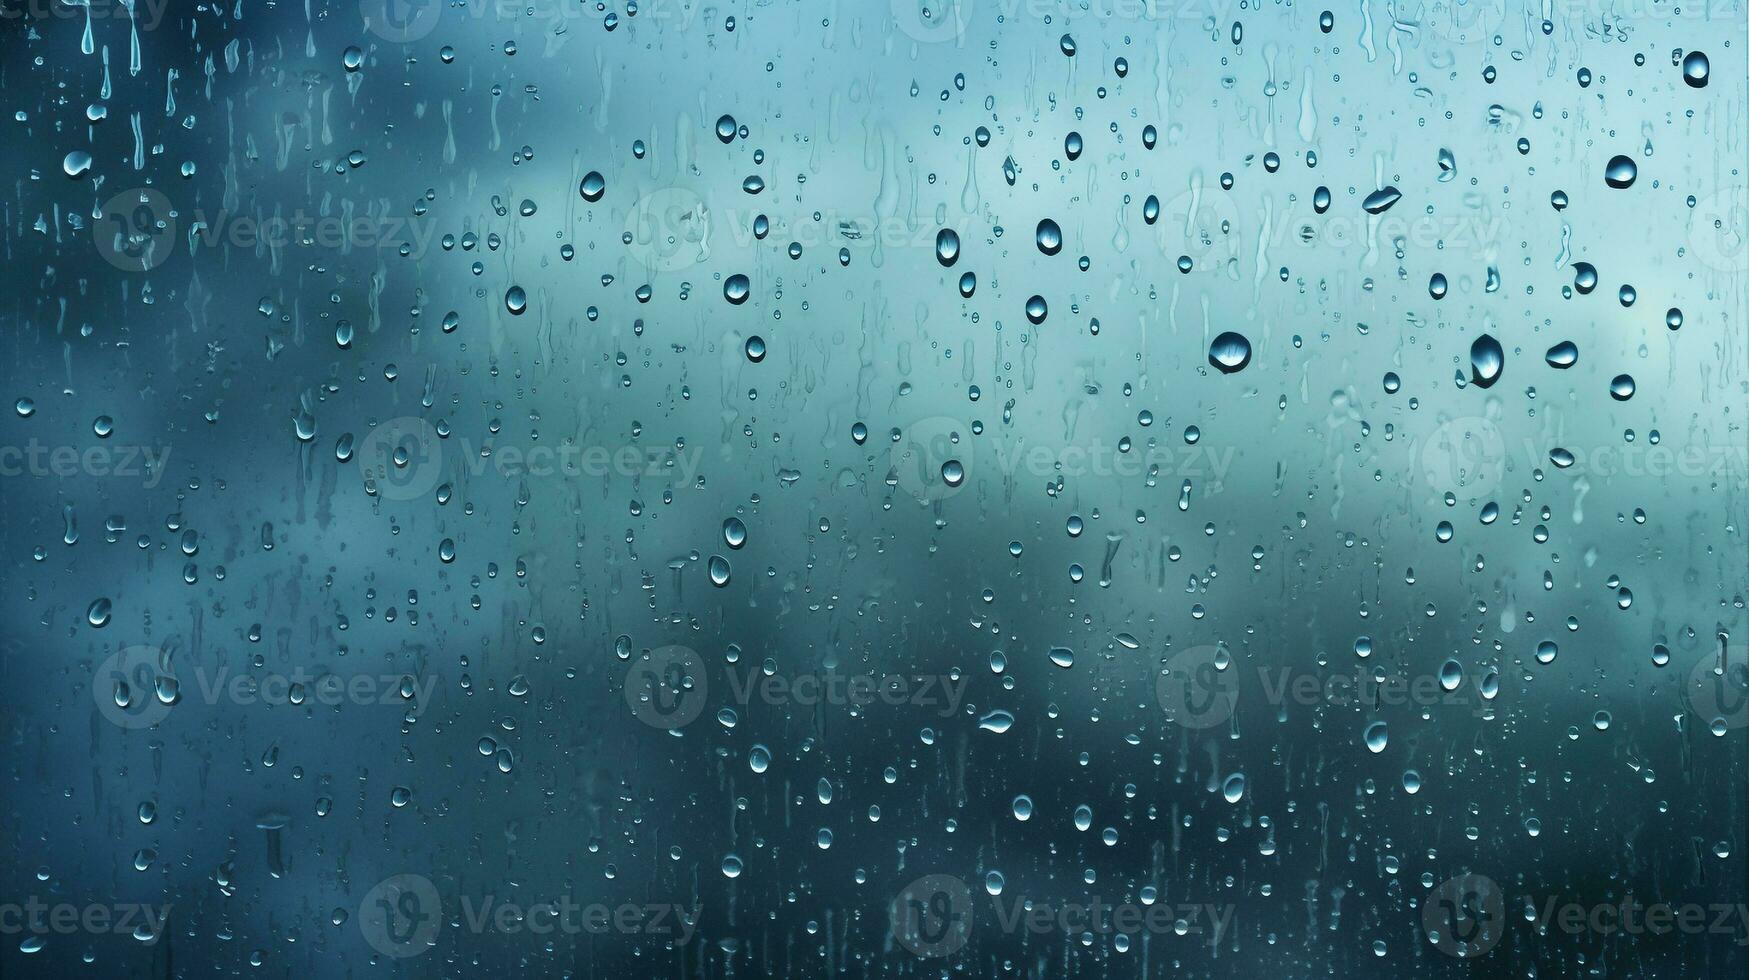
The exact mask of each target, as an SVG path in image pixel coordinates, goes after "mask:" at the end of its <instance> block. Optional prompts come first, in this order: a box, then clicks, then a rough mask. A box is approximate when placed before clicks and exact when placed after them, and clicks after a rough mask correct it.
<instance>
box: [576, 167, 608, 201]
mask: <svg viewBox="0 0 1749 980" xmlns="http://www.w3.org/2000/svg"><path fill="white" fill-rule="evenodd" d="M574 172H575V171H573V173H574ZM577 192H578V193H579V194H582V195H583V200H585V201H588V202H589V203H591V204H594V203H595V202H596V201H599V200H601V195H603V194H605V193H607V178H605V177H603V176H601V172H600V171H598V170H591V171H589V172H588V173H586V174H584V175H583V182H582V183H581V184H578V185H577Z"/></svg>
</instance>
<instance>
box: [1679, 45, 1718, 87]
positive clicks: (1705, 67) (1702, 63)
mask: <svg viewBox="0 0 1749 980" xmlns="http://www.w3.org/2000/svg"><path fill="white" fill-rule="evenodd" d="M1711 71H1712V64H1711V63H1710V62H1708V61H1707V58H1706V54H1705V52H1701V51H1690V52H1689V53H1688V54H1686V55H1683V57H1682V80H1683V81H1685V82H1687V83H1688V87H1689V88H1706V83H1707V75H1708V74H1709V73H1710V72H1711Z"/></svg>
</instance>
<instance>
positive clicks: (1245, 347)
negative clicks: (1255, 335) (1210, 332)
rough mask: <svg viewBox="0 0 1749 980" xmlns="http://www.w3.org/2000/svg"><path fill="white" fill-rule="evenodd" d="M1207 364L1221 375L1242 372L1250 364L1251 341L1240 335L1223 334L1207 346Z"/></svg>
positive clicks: (1229, 331) (1232, 333) (1228, 332)
mask: <svg viewBox="0 0 1749 980" xmlns="http://www.w3.org/2000/svg"><path fill="white" fill-rule="evenodd" d="M1209 363H1210V364H1212V365H1214V366H1215V368H1216V369H1217V370H1219V371H1220V372H1221V373H1222V374H1232V373H1233V372H1235V371H1242V370H1244V368H1245V365H1247V364H1250V363H1251V341H1249V340H1247V339H1245V335H1244V334H1241V333H1234V332H1233V331H1231V330H1228V331H1225V332H1223V333H1222V334H1221V335H1220V336H1218V337H1216V338H1215V341H1214V343H1212V344H1210V345H1209Z"/></svg>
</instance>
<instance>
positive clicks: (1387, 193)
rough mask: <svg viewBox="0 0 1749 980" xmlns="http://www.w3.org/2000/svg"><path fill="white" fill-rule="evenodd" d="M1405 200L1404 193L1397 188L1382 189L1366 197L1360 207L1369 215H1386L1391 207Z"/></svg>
mask: <svg viewBox="0 0 1749 980" xmlns="http://www.w3.org/2000/svg"><path fill="white" fill-rule="evenodd" d="M1402 199H1403V192H1402V191H1399V190H1397V189H1396V188H1395V187H1381V188H1379V189H1378V190H1376V191H1373V192H1372V193H1371V194H1368V195H1367V196H1366V200H1364V201H1362V202H1360V206H1361V207H1362V208H1364V209H1365V210H1366V213H1367V214H1384V213H1385V212H1386V211H1389V210H1390V209H1391V206H1392V205H1394V204H1396V203H1397V202H1398V201H1400V200H1402Z"/></svg>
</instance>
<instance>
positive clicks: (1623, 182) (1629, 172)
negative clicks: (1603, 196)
mask: <svg viewBox="0 0 1749 980" xmlns="http://www.w3.org/2000/svg"><path fill="white" fill-rule="evenodd" d="M1639 175H1640V168H1639V167H1638V166H1637V165H1636V164H1635V163H1634V161H1633V158H1632V157H1628V156H1623V155H1621V154H1619V153H1618V154H1616V155H1615V156H1612V157H1610V158H1609V165H1608V166H1606V167H1604V168H1603V182H1604V183H1606V184H1608V185H1609V186H1611V187H1614V188H1616V189H1617V190H1620V189H1622V188H1625V187H1632V186H1634V178H1635V177H1638V176H1639Z"/></svg>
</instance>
